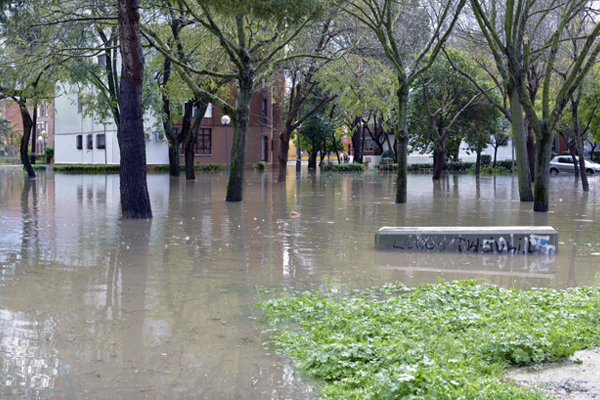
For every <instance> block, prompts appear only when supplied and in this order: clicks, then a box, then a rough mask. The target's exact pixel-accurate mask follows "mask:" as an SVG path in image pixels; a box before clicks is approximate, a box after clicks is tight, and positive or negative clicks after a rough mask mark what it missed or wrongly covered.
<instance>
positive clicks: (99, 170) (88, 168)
mask: <svg viewBox="0 0 600 400" xmlns="http://www.w3.org/2000/svg"><path fill="white" fill-rule="evenodd" d="M119 169H120V166H119V165H102V164H100V165H55V166H54V171H55V172H64V173H76V174H118V173H119ZM179 169H181V170H182V171H183V170H185V165H180V166H179ZM194 169H195V170H196V171H200V172H221V171H225V169H226V167H225V166H224V165H221V164H197V165H194ZM148 171H150V172H169V165H167V164H164V165H163V164H161V165H149V166H148Z"/></svg>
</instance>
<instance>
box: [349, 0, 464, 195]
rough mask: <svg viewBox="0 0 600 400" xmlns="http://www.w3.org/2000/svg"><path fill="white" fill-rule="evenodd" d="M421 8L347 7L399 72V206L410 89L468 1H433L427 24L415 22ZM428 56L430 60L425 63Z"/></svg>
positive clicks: (390, 4) (368, 1) (364, 0)
mask: <svg viewBox="0 0 600 400" xmlns="http://www.w3.org/2000/svg"><path fill="white" fill-rule="evenodd" d="M420 5H421V4H419V2H418V1H414V0H413V1H409V2H397V1H395V0H355V1H352V2H350V3H349V4H348V5H347V6H346V7H345V11H346V12H347V13H348V14H350V15H352V16H353V17H354V18H356V19H357V20H359V21H360V22H361V23H362V24H364V25H365V27H368V28H369V29H370V30H371V31H372V32H373V33H374V35H375V36H376V38H377V40H378V41H379V43H380V45H381V46H382V47H383V51H384V54H385V56H386V58H387V59H388V61H389V62H390V63H391V64H392V66H393V68H394V71H395V73H396V79H397V81H398V91H397V93H396V99H397V105H396V112H397V113H398V118H397V122H396V129H395V133H396V141H397V143H398V160H397V162H398V173H397V176H396V203H406V201H407V156H408V130H407V123H408V120H407V116H408V113H407V111H408V97H409V91H410V87H411V86H412V85H413V83H415V82H416V81H417V80H418V79H419V77H420V75H421V74H422V73H423V72H424V71H425V70H427V69H428V68H429V67H430V65H431V64H432V63H433V62H434V61H435V59H436V57H437V56H438V54H439V52H440V50H441V48H442V46H443V45H444V43H445V42H446V41H447V39H448V37H449V36H450V33H451V31H452V28H453V27H454V25H455V23H456V21H457V19H458V16H459V13H460V11H461V10H462V8H463V6H464V5H465V0H458V1H453V0H443V1H440V2H438V1H436V0H431V1H430V2H428V3H427V4H426V5H427V9H428V10H429V11H430V14H428V15H427V18H426V24H424V25H422V24H420V23H415V21H417V20H422V12H423V8H421V7H419V6H420ZM407 28H408V29H407ZM423 39H425V40H423ZM426 56H428V57H429V59H428V60H427V61H425V62H424V60H425V57H426Z"/></svg>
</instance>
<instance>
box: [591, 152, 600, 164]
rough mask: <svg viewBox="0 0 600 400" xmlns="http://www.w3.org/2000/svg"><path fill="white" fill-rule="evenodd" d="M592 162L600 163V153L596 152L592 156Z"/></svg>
mask: <svg viewBox="0 0 600 400" xmlns="http://www.w3.org/2000/svg"><path fill="white" fill-rule="evenodd" d="M592 161H593V162H596V163H600V151H595V152H594V154H592Z"/></svg>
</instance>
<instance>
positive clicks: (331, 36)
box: [278, 18, 344, 182]
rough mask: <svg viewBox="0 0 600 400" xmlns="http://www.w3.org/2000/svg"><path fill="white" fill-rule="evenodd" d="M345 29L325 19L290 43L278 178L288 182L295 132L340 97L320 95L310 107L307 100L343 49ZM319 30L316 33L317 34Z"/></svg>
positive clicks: (284, 66)
mask: <svg viewBox="0 0 600 400" xmlns="http://www.w3.org/2000/svg"><path fill="white" fill-rule="evenodd" d="M341 30H342V27H338V26H337V24H336V21H334V20H333V19H332V18H326V19H325V20H324V21H323V22H322V23H318V24H315V26H311V27H309V28H308V29H306V30H305V32H304V33H303V34H302V35H300V36H299V37H298V38H296V40H295V41H294V42H293V43H291V44H290V46H289V48H290V49H292V50H291V51H289V52H288V57H287V59H286V61H285V62H282V63H281V64H280V67H282V68H285V70H286V72H287V76H288V81H289V82H290V89H289V93H287V94H286V103H287V104H286V110H285V116H284V121H283V128H282V131H281V133H280V134H279V140H280V141H281V145H280V147H279V155H278V157H279V177H278V180H279V181H280V182H285V179H286V175H287V162H288V156H289V154H288V152H289V149H290V138H291V136H292V133H293V132H294V131H295V130H296V129H297V128H298V127H299V126H300V125H302V123H303V122H304V121H306V120H307V119H308V118H309V117H311V116H312V115H313V114H315V113H316V112H317V111H319V110H320V109H321V108H323V107H325V106H326V105H327V104H328V103H329V102H331V101H333V100H334V99H335V98H336V97H337V96H338V95H337V94H329V95H324V96H321V98H320V101H318V102H312V104H311V105H310V106H308V107H307V106H306V105H307V100H309V99H310V98H311V96H312V95H313V94H314V93H315V89H316V88H317V85H318V84H319V72H320V70H321V69H322V68H323V67H325V66H326V65H327V64H328V63H329V62H330V61H332V57H335V56H336V55H337V54H338V53H340V52H341V51H343V50H344V47H343V45H340V43H339V42H337V41H336V40H335V39H336V36H338V35H340V32H341ZM315 31H316V34H315Z"/></svg>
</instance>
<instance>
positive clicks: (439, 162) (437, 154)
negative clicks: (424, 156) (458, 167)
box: [432, 135, 446, 181]
mask: <svg viewBox="0 0 600 400" xmlns="http://www.w3.org/2000/svg"><path fill="white" fill-rule="evenodd" d="M445 141H446V136H444V135H442V136H440V137H439V139H438V140H437V141H436V142H435V149H434V151H433V160H434V169H433V177H432V179H433V180H434V181H437V180H438V179H440V176H442V170H443V169H444V158H445V157H446V147H445V146H444V142H445Z"/></svg>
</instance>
